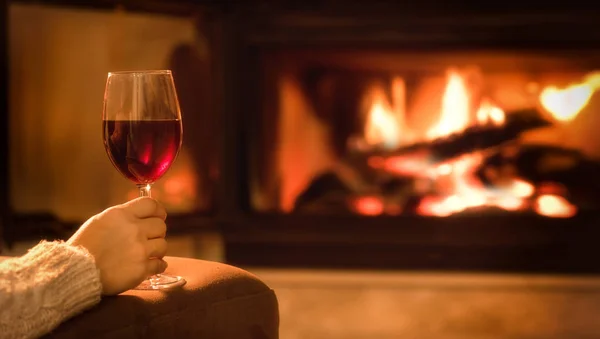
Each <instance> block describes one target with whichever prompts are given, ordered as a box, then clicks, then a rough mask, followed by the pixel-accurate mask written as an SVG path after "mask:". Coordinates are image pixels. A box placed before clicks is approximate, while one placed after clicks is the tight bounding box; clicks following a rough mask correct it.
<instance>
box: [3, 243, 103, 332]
mask: <svg viewBox="0 0 600 339" xmlns="http://www.w3.org/2000/svg"><path fill="white" fill-rule="evenodd" d="M101 293H102V285H101V283H100V273H99V271H98V269H97V268H96V264H95V262H94V257H93V256H92V255H91V254H89V252H87V250H85V249H84V248H82V247H74V246H70V245H67V244H66V243H63V242H47V241H42V242H41V243H40V244H38V245H37V246H35V247H33V248H32V249H31V250H29V252H28V253H27V254H25V255H24V256H22V257H19V258H11V259H8V260H5V261H3V262H0V338H3V339H4V338H11V339H12V338H19V339H20V338H36V337H39V336H42V335H44V334H46V333H48V332H50V331H51V330H53V329H54V328H56V327H57V326H58V325H59V324H60V323H61V322H63V321H65V320H67V319H68V318H70V317H72V316H74V315H76V314H77V313H80V312H82V311H83V310H85V309H87V308H89V307H91V306H93V305H95V304H96V303H98V302H99V301H100V295H101Z"/></svg>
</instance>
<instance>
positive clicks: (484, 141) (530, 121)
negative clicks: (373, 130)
mask: <svg viewBox="0 0 600 339" xmlns="http://www.w3.org/2000/svg"><path fill="white" fill-rule="evenodd" d="M550 125H551V123H550V122H549V121H547V120H545V119H543V118H542V117H541V115H540V114H539V112H538V111H537V110H532V109H531V110H522V111H516V112H511V113H508V114H506V123H505V124H503V125H501V126H495V125H486V126H473V127H469V128H467V129H465V130H464V131H463V132H461V133H456V134H452V135H450V136H448V137H444V138H439V139H436V140H432V141H427V142H419V143H416V144H413V145H410V146H406V147H401V148H399V149H396V150H394V151H391V152H389V151H375V152H369V154H368V155H369V156H373V155H380V156H384V157H389V156H402V155H407V154H413V153H418V152H426V153H428V154H429V158H430V159H435V161H437V162H443V161H445V160H448V159H452V158H455V157H458V156H460V155H463V154H466V153H472V152H475V151H481V150H485V149H488V148H492V147H496V146H500V145H502V144H504V143H506V142H507V141H511V140H514V139H516V138H518V137H519V135H521V133H523V132H525V131H529V130H532V129H536V128H541V127H546V126H550Z"/></svg>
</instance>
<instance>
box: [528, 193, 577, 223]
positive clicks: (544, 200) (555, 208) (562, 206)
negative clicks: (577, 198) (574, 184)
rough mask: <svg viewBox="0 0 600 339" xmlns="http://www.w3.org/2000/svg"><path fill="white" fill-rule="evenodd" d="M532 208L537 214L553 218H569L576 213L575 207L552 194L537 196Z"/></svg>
mask: <svg viewBox="0 0 600 339" xmlns="http://www.w3.org/2000/svg"><path fill="white" fill-rule="evenodd" d="M534 208H535V211H536V212H537V213H538V214H540V215H544V216H547V217H553V218H570V217H572V216H574V215H575V214H576V213H577V207H575V206H573V205H572V204H571V203H569V202H568V201H567V200H566V199H565V198H563V197H561V196H558V195H554V194H544V195H541V196H539V197H538V198H537V200H536V203H535V207H534Z"/></svg>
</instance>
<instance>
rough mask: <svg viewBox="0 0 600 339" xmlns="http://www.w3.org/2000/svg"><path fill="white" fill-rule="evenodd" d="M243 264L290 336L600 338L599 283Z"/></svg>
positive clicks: (172, 247)
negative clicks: (267, 291) (272, 301)
mask: <svg viewBox="0 0 600 339" xmlns="http://www.w3.org/2000/svg"><path fill="white" fill-rule="evenodd" d="M33 245H35V244H34V243H20V244H17V246H15V247H14V248H13V249H11V251H8V252H6V251H5V252H3V255H19V254H22V253H24V252H25V251H26V250H27V248H29V247H30V246H33ZM169 255H172V256H182V257H192V258H199V259H205V260H212V261H223V244H222V241H221V239H220V238H219V236H218V235H217V234H204V235H198V236H194V237H191V236H179V237H170V238H169ZM244 268H245V269H247V270H248V271H250V272H252V273H254V274H256V275H258V276H259V277H260V278H261V279H263V281H265V282H266V283H267V284H268V285H269V286H271V288H273V289H274V290H275V292H276V294H277V297H278V300H279V305H280V318H281V326H280V335H281V338H284V339H300V338H302V339H312V338H314V339H321V338H322V339H342V338H343V339H367V338H368V339H373V338H377V339H391V338H449V339H458V338H461V339H463V338H464V339H491V338H494V339H495V338H507V339H538V338H539V339H542V338H544V339H547V338H557V339H558V338H561V339H564V338H567V339H568V338H581V339H586V338H600V277H578V276H567V277H564V276H563V277H560V276H539V275H508V274H506V275H502V274H496V275H484V274H456V273H443V272H431V273H414V272H400V271H397V272H376V271H328V270H286V269H264V268H259V267H244Z"/></svg>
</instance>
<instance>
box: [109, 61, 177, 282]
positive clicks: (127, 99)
mask: <svg viewBox="0 0 600 339" xmlns="http://www.w3.org/2000/svg"><path fill="white" fill-rule="evenodd" d="M102 129H103V139H104V147H105V149H106V153H107V154H108V157H109V158H110V161H111V162H112V164H113V165H114V166H115V168H116V169H117V170H118V171H119V172H121V174H123V175H124V176H125V177H126V178H127V179H129V180H131V181H133V182H134V183H135V184H136V185H137V186H138V188H139V190H140V196H142V197H145V196H147V197H149V196H151V189H152V184H153V183H154V182H155V181H157V180H158V179H160V178H161V177H162V176H163V175H164V174H165V173H166V172H167V170H168V169H169V167H171V164H172V163H173V161H175V158H176V157H177V154H178V153H179V148H180V147H181V142H182V135H183V126H182V123H181V112H180V109H179V102H178V100H177V93H176V91H175V84H174V82H173V76H172V74H171V71H170V70H156V71H154V70H153V71H126V72H110V73H108V78H107V80H106V89H105V92H104V110H103V114H102ZM184 283H185V279H183V278H182V277H179V276H170V275H165V274H157V275H153V276H151V277H149V278H148V279H146V280H145V281H144V282H142V283H141V284H140V285H139V286H138V287H136V289H141V290H156V289H164V288H170V287H175V286H180V285H183V284H184Z"/></svg>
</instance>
